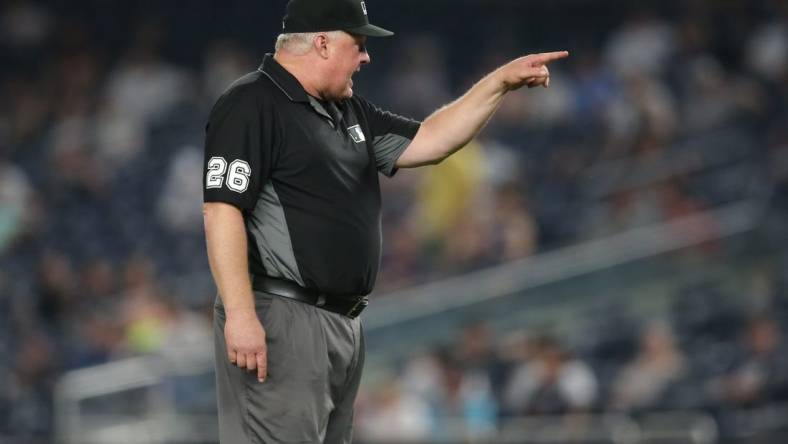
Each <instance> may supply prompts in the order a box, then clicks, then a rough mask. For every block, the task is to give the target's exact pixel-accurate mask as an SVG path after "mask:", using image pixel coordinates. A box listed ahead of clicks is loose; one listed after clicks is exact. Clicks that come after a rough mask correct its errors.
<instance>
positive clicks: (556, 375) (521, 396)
mask: <svg viewBox="0 0 788 444" xmlns="http://www.w3.org/2000/svg"><path fill="white" fill-rule="evenodd" d="M534 347H535V352H534V356H533V358H532V359H531V360H530V361H528V362H524V363H522V364H520V366H519V367H517V368H516V369H515V370H514V372H513V375H512V377H511V379H510V380H509V383H508V385H507V389H506V399H505V402H506V405H507V407H508V409H509V410H510V411H511V412H512V413H514V414H518V415H522V414H529V415H557V414H564V413H571V412H583V411H588V410H589V409H591V408H592V407H593V405H594V401H595V400H596V396H597V380H596V377H595V376H594V373H593V372H592V371H591V369H590V368H589V367H588V365H586V364H585V363H584V362H583V361H581V360H579V359H576V358H573V357H572V356H571V355H570V354H569V353H568V352H567V351H566V350H565V349H564V348H563V347H562V346H561V344H560V343H559V342H558V341H557V340H555V339H553V338H552V337H550V336H542V337H540V338H537V339H536V343H535V345H534Z"/></svg>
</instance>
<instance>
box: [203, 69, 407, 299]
mask: <svg viewBox="0 0 788 444" xmlns="http://www.w3.org/2000/svg"><path fill="white" fill-rule="evenodd" d="M418 129H419V123H418V122H416V121H413V120H410V119H406V118H404V117H401V116H398V115H395V114H392V113H390V112H386V111H382V110H381V109H379V108H377V107H376V106H374V105H372V104H371V103H369V102H367V101H366V100H364V99H363V98H361V97H358V96H353V97H352V98H350V99H346V100H342V101H338V102H321V101H319V100H317V99H315V98H314V97H312V96H310V95H308V94H307V93H306V91H305V90H304V88H303V87H302V86H301V84H300V83H299V82H298V80H297V79H296V78H295V77H293V76H292V75H291V74H290V73H289V72H288V71H287V70H285V69H284V68H283V67H282V66H281V65H280V64H279V63H277V62H276V60H274V58H273V56H272V55H270V54H268V55H266V57H265V59H264V60H263V63H262V65H261V66H260V68H258V70H257V71H255V72H252V73H250V74H247V75H245V76H244V77H242V78H240V79H238V80H237V81H236V82H235V83H233V84H232V85H231V86H230V88H229V89H228V90H227V91H226V92H225V93H224V94H223V95H222V96H221V97H220V98H219V100H218V101H217V102H216V104H215V105H214V107H213V109H212V110H211V114H210V117H209V121H208V125H207V127H206V139H205V164H204V167H205V171H204V173H205V174H204V176H203V181H204V183H203V185H204V201H205V202H226V203H229V204H232V205H235V206H237V207H238V208H240V209H241V210H242V211H243V214H244V220H245V223H246V230H247V234H248V239H249V263H250V265H249V266H250V272H251V273H252V274H255V275H267V276H272V277H279V278H284V279H289V280H292V281H295V282H297V283H298V284H300V285H302V286H304V287H308V288H314V289H317V290H320V291H322V292H324V293H326V294H329V295H332V296H333V297H337V298H340V297H342V296H346V297H352V296H359V295H366V294H368V293H370V292H371V291H372V288H373V287H374V284H375V278H376V276H377V273H378V268H379V265H380V250H381V227H380V222H381V218H380V205H381V202H380V185H379V183H378V172H381V173H383V174H385V175H387V176H391V175H393V174H394V173H395V171H396V168H395V162H396V160H397V158H399V156H400V154H402V152H403V151H404V150H405V148H406V147H407V146H408V145H409V144H410V142H411V140H413V138H414V136H415V135H416V132H417V131H418Z"/></svg>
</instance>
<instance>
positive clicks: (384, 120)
mask: <svg viewBox="0 0 788 444" xmlns="http://www.w3.org/2000/svg"><path fill="white" fill-rule="evenodd" d="M283 27H284V29H283V33H282V34H281V35H280V36H279V37H278V38H277V40H276V52H275V53H274V54H273V55H271V54H268V55H266V56H265V58H264V59H263V62H262V64H261V65H260V67H259V68H258V69H257V70H256V71H254V72H252V73H250V74H247V75H245V76H243V77H242V78H240V79H238V80H237V81H236V82H235V83H233V84H232V85H231V86H230V88H229V89H228V90H227V91H226V92H225V93H224V94H223V95H222V96H221V97H220V98H219V100H218V101H217V102H216V104H215V105H214V107H213V109H212V110H211V114H210V117H209V122H208V125H207V129H206V139H205V164H204V167H205V171H204V173H205V174H204V184H203V185H204V201H205V204H204V208H203V212H204V218H205V233H206V240H207V249H208V258H209V262H210V265H211V272H212V274H213V278H214V280H215V282H216V285H217V288H218V290H219V296H218V297H217V298H216V304H215V322H214V330H215V351H216V370H217V372H216V378H217V380H216V382H217V392H218V403H219V435H220V441H221V442H222V443H224V444H243V443H265V444H273V443H329V444H335V443H336V444H338V443H350V442H351V436H352V423H353V402H354V399H355V397H356V392H357V391H358V386H359V380H360V378H361V370H362V367H363V363H364V336H363V334H362V328H361V321H360V319H359V318H358V316H359V314H360V313H361V312H362V310H363V309H364V307H366V306H367V297H366V295H368V294H369V293H370V292H371V291H372V289H373V286H374V283H375V277H376V275H377V272H378V267H379V262H380V247H381V238H380V233H381V230H380V186H379V183H378V177H379V176H378V173H382V174H384V175H386V176H392V175H393V174H394V173H395V172H396V171H397V168H410V167H417V166H422V165H428V164H435V163H438V162H440V161H441V160H442V159H444V158H446V157H447V156H449V155H450V154H452V153H453V152H454V151H456V150H458V149H459V148H461V147H462V146H464V145H465V144H466V143H468V141H470V140H471V139H472V138H473V137H474V136H475V135H476V134H477V133H478V132H479V131H480V130H481V128H482V127H483V126H484V124H485V123H486V122H487V120H488V119H489V118H490V117H491V116H492V114H493V113H494V112H495V110H496V109H497V108H498V106H499V105H500V103H501V101H502V100H503V97H504V95H505V94H506V93H507V92H508V91H511V90H514V89H518V88H520V87H522V86H525V85H527V86H529V87H534V86H540V85H541V86H545V87H547V86H548V85H549V81H550V77H549V71H548V69H547V66H546V64H547V63H548V62H551V61H553V60H556V59H559V58H562V57H566V56H567V55H568V53H566V52H555V53H544V54H536V55H529V56H525V57H521V58H519V59H516V60H514V61H512V62H510V63H508V64H506V65H504V66H502V67H501V68H499V69H497V70H495V71H494V72H492V73H491V74H489V75H487V76H486V77H485V78H484V79H482V80H481V81H479V82H478V83H477V84H476V85H474V86H473V87H472V88H471V89H470V90H469V91H468V92H467V93H466V94H465V95H463V96H462V97H461V98H459V99H457V100H456V101H454V102H453V103H451V104H449V105H446V106H444V107H443V108H441V109H439V110H438V111H436V112H435V113H433V114H432V115H431V116H430V117H428V118H427V119H426V120H424V122H421V123H419V122H416V121H414V120H410V119H407V118H404V117H401V116H398V115H396V114H392V113H390V112H388V111H383V110H381V109H380V108H378V107H376V106H375V105H373V104H371V103H369V102H368V101H366V100H364V99H363V98H361V97H359V96H357V95H354V94H353V89H352V88H353V80H352V76H353V74H354V73H355V72H356V71H358V70H359V69H360V68H361V66H362V65H364V64H367V63H369V62H370V56H369V53H368V52H367V49H366V41H367V38H368V37H385V36H390V35H392V34H393V33H392V32H390V31H387V30H385V29H383V28H380V27H377V26H374V25H371V24H370V23H369V20H368V16H367V5H366V3H365V2H364V1H357V0H291V1H290V2H289V3H288V5H287V11H286V15H285V17H284V23H283ZM403 93H404V94H406V93H407V91H403Z"/></svg>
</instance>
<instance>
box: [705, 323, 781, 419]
mask: <svg viewBox="0 0 788 444" xmlns="http://www.w3.org/2000/svg"><path fill="white" fill-rule="evenodd" d="M742 341H743V344H742V345H743V350H742V354H741V356H740V357H739V358H738V359H737V360H736V362H734V364H733V366H732V367H731V368H730V370H728V372H726V374H725V375H723V376H722V377H720V378H718V379H716V380H713V381H712V382H711V384H710V388H711V390H712V396H714V397H715V398H717V399H718V400H720V401H722V402H724V403H726V404H729V405H734V406H737V407H752V406H755V405H758V404H761V403H764V402H767V401H770V400H772V399H784V398H785V396H786V395H788V354H786V351H785V347H784V344H783V343H782V338H781V335H780V327H779V325H778V324H777V323H776V322H775V321H774V319H771V318H768V317H759V318H755V319H753V320H752V321H750V323H749V324H748V326H747V330H746V332H745V334H744V337H743V338H742Z"/></svg>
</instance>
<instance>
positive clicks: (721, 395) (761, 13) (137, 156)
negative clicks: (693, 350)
mask: <svg viewBox="0 0 788 444" xmlns="http://www.w3.org/2000/svg"><path fill="white" fill-rule="evenodd" d="M115 3H116V2H111V3H105V2H95V1H77V2H66V1H56V0H53V1H49V2H36V1H28V0H12V1H9V2H4V3H3V5H2V7H0V8H1V9H0V23H2V25H1V26H0V66H2V70H1V71H0V97H2V103H3V106H2V108H0V381H3V383H2V384H0V437H2V436H3V435H8V436H31V437H35V436H47V435H48V434H49V433H51V430H52V427H53V423H52V403H51V400H52V390H53V385H54V383H55V381H56V380H57V377H58V375H60V374H62V373H63V372H64V371H67V370H69V369H74V368H79V367H84V366H88V365H92V364H98V363H102V362H106V361H108V360H112V359H115V358H118V357H123V356H129V355H136V354H140V353H148V352H154V351H161V350H166V349H167V347H177V346H178V344H179V343H181V342H183V341H192V342H199V341H204V340H205V339H204V338H205V330H206V328H207V325H208V320H209V316H210V311H209V309H208V307H210V304H211V302H212V299H213V296H214V293H213V291H214V290H213V288H212V286H211V285H212V284H211V281H210V275H209V274H208V267H207V261H206V259H205V254H204V246H203V238H202V215H201V208H200V203H201V193H202V191H201V170H202V161H203V159H202V141H203V139H202V136H203V128H204V124H205V118H206V116H207V114H208V111H209V109H210V106H211V105H212V103H213V101H214V100H215V99H216V98H217V97H218V96H219V95H220V94H221V92H222V91H223V90H224V89H225V88H226V87H227V85H229V83H230V82H231V81H232V80H234V79H235V78H237V77H239V76H240V75H242V74H244V73H246V72H248V71H251V70H253V69H255V68H256V66H257V63H259V60H260V59H261V56H262V54H263V53H265V52H268V51H271V50H272V46H273V39H274V38H275V36H276V34H277V30H278V26H279V19H280V18H281V11H282V10H283V4H284V1H282V2H255V1H244V0H239V1H234V2H229V3H228V2H224V3H220V2H218V1H206V2H201V3H200V5H201V6H200V8H194V9H192V10H185V9H184V8H182V7H180V6H179V5H178V4H176V3H177V2H173V3H167V2H165V3H161V2H152V1H140V2H129V3H128V4H127V3H123V4H115ZM280 3H281V4H280ZM384 3H388V4H384ZM423 3H424V2H416V1H414V0H401V1H391V2H375V5H374V6H373V8H374V9H372V12H371V13H372V14H373V15H375V16H376V17H379V18H380V20H379V21H380V22H381V23H382V24H384V25H385V26H387V27H391V28H393V29H395V30H397V31H398V35H397V37H395V38H394V39H390V40H389V41H380V42H378V41H374V42H371V43H370V45H369V49H370V52H371V55H372V59H373V64H372V65H370V66H369V67H368V68H365V69H364V70H363V71H362V72H361V73H360V74H358V76H357V77H358V82H357V88H356V91H357V92H358V93H360V94H361V95H364V96H366V97H368V98H370V99H372V100H373V101H375V102H377V103H378V104H380V105H382V106H383V107H385V108H389V109H391V110H393V111H396V112H398V113H401V114H404V115H407V116H411V117H414V118H418V119H421V118H424V117H426V116H427V115H428V114H429V113H430V112H431V111H432V110H433V109H435V108H436V107H438V106H440V105H441V104H444V103H446V102H447V101H449V100H451V98H452V97H455V96H457V95H458V94H460V93H461V92H462V91H464V90H465V89H466V88H467V87H469V86H470V85H471V84H472V82H473V81H475V80H476V79H478V78H479V77H480V76H481V75H483V74H484V73H485V72H488V71H490V70H491V69H493V68H494V67H495V66H497V65H499V64H501V63H503V62H504V61H506V60H507V59H509V58H512V57H514V56H517V55H520V54H523V53H527V52H538V51H544V50H559V49H568V50H570V51H571V53H572V55H571V57H570V58H569V59H567V60H566V61H565V62H561V63H558V64H556V66H555V68H551V70H552V76H553V81H552V82H551V85H550V88H549V89H546V90H542V89H539V90H528V91H521V92H518V93H514V94H510V96H509V97H508V98H507V100H506V101H505V102H504V104H503V105H502V107H501V109H500V110H499V112H498V114H497V115H496V117H495V118H494V119H493V120H492V121H491V122H490V124H489V127H488V128H487V129H486V130H485V132H484V133H483V134H482V135H481V136H480V137H479V138H478V139H477V140H475V141H473V142H471V144H470V145H469V146H468V147H466V148H465V149H463V150H462V151H461V152H459V153H458V154H456V155H455V156H453V157H451V158H449V159H447V160H446V161H445V162H443V163H442V164H440V165H438V166H436V167H433V168H426V169H421V170H415V171H401V172H399V173H398V174H397V175H396V176H395V177H394V178H393V179H392V180H382V187H383V193H384V203H385V208H384V225H383V228H384V239H385V241H384V244H385V245H384V257H383V265H382V270H381V274H380V277H379V280H378V292H379V293H385V292H387V291H390V290H396V289H399V288H403V287H408V286H412V285H414V284H418V283H421V282H426V281H428V280H435V279H440V278H441V277H446V276H451V275H457V274H461V273H464V272H467V271H471V270H475V269H479V268H483V267H487V266H492V265H495V264H498V263H502V262H505V261H510V260H514V259H518V258H523V257H527V256H529V255H532V254H534V253H538V252H543V251H547V250H551V249H555V248H558V247H561V246H566V245H571V244H574V243H577V242H582V241H584V240H588V239H592V238H599V237H602V236H607V235H611V234H615V233H619V232H621V231H624V230H628V229H631V228H636V227H641V226H644V225H649V224H655V223H660V222H664V221H668V220H674V219H676V218H681V217H683V216H687V215H690V214H698V212H700V211H703V210H707V209H713V208H717V207H721V206H724V205H727V204H730V203H734V202H740V201H744V200H754V201H757V202H761V203H764V204H766V205H768V206H769V208H770V210H769V214H770V215H773V216H774V217H773V218H772V219H770V220H777V222H774V223H771V225H769V226H768V234H767V235H768V236H769V242H773V243H774V244H775V245H788V243H787V242H786V239H787V238H788V230H785V229H784V228H781V227H782V226H783V225H782V224H781V223H780V221H784V220H788V218H786V213H788V124H786V122H788V5H786V3H785V2H781V1H777V0H775V1H766V0H762V1H740V2H713V1H699V0H694V1H689V2H663V3H656V2H653V3H650V2H638V3H637V4H636V5H634V4H629V3H620V4H619V3H617V2H604V3H603V2H599V4H595V3H594V2H565V4H564V2H555V3H556V4H560V5H561V7H560V8H556V7H551V6H549V5H538V4H536V3H535V2H534V3H532V2H513V1H504V0H500V1H495V2H461V4H458V3H457V2H451V3H450V2H448V1H435V2H429V4H423ZM622 5H626V7H622ZM446 9H453V10H454V13H455V14H446V13H445V10H446ZM415 10H418V11H420V13H419V14H417V16H416V17H414V16H413V14H411V13H412V12H413V11H415ZM427 17H430V19H429V21H427ZM471 30H472V31H471ZM775 218H776V219H775ZM714 222H715V221H714V220H708V221H707V222H706V223H703V224H701V225H699V226H695V227H694V228H693V229H695V230H698V231H699V232H706V233H713V232H714V230H715V223H714ZM715 251H716V250H714V249H713V248H711V249H705V250H704V251H702V254H715ZM776 274H777V275H776V276H775V277H774V279H775V280H779V277H780V276H781V275H780V273H776ZM780 319H781V318H758V319H757V320H752V322H751V323H749V324H747V327H744V326H742V331H746V332H747V333H746V334H745V335H744V336H742V337H743V338H746V339H743V341H744V342H742V344H740V346H739V347H738V348H737V349H736V350H737V353H739V354H741V355H742V357H741V359H740V361H739V362H738V363H736V364H733V363H731V370H726V371H727V373H725V372H722V373H720V376H719V377H718V378H717V379H714V384H711V385H712V386H713V389H712V388H710V389H709V391H708V396H710V398H707V397H704V398H702V399H716V400H718V402H721V403H724V402H732V403H747V402H755V401H759V402H760V401H763V400H764V399H765V398H763V397H762V396H764V394H765V393H772V389H771V388H770V387H771V386H768V384H772V383H774V384H784V380H780V379H779V378H773V377H772V375H774V374H775V373H774V372H778V373H779V372H781V371H782V375H783V376H784V375H785V370H784V369H785V367H784V364H785V363H784V362H782V361H781V360H780V359H777V357H775V353H776V352H775V350H777V349H779V347H781V346H782V345H780V344H782V343H781V342H780V339H779V338H780V335H779V324H778V323H776V322H777V321H779V320H780ZM782 325H783V326H784V325H785V324H784V323H783V324H782ZM674 335H675V332H673V330H672V329H671V327H670V326H669V325H668V324H667V323H658V324H655V325H653V326H650V327H649V328H647V329H646V330H645V331H644V332H643V334H642V340H641V345H640V350H639V351H638V352H637V353H635V354H633V356H634V357H633V358H632V360H631V362H629V363H626V364H624V366H623V367H622V370H621V371H620V372H619V373H616V376H613V375H600V374H599V373H598V372H595V371H594V369H593V366H589V364H588V363H586V362H584V360H583V359H582V356H575V355H574V354H573V353H571V352H570V351H569V350H567V348H566V346H565V345H563V344H562V342H561V338H559V337H554V336H549V335H536V336H528V337H525V338H523V339H522V341H521V342H519V343H518V344H519V345H517V346H516V347H514V346H513V347H512V348H511V350H509V352H511V353H509V354H508V355H506V356H500V355H498V354H496V353H493V351H492V349H491V347H492V345H493V342H495V341H492V340H491V338H490V335H489V332H487V331H486V330H485V327H484V326H483V325H475V326H473V327H471V328H469V330H468V332H467V335H466V336H467V337H464V338H463V339H462V342H461V344H462V346H461V347H459V348H460V349H461V350H460V352H459V353H455V352H448V351H445V352H444V351H441V352H437V351H436V352H435V353H428V354H426V355H424V356H420V357H418V358H414V359H413V360H412V361H411V362H409V363H408V365H407V366H406V369H405V371H404V373H403V374H402V376H401V377H398V378H397V379H396V383H395V384H391V386H390V387H389V389H388V390H383V391H381V392H377V393H375V394H374V402H371V401H369V400H362V404H363V403H364V402H367V403H368V406H369V405H376V407H375V408H374V409H372V410H374V411H369V412H367V414H366V416H365V417H363V418H362V426H361V429H362V430H366V431H371V430H386V427H389V428H392V427H395V426H396V424H398V423H397V422H396V421H391V422H388V421H387V418H389V417H391V416H392V415H394V416H395V417H398V418H401V421H404V422H409V423H410V422H414V421H415V422H417V423H418V424H411V425H412V427H410V428H409V427H404V426H403V427H402V428H401V430H421V431H424V430H428V429H429V428H430V427H432V426H433V425H434V423H433V422H432V421H431V420H430V418H433V417H441V416H452V415H456V414H458V412H463V413H462V414H463V415H465V419H467V420H468V421H470V422H471V423H474V424H475V423H478V424H479V426H480V427H487V426H489V424H491V423H492V422H494V421H496V420H497V419H498V418H501V417H504V416H505V415H516V414H522V413H559V412H566V411H573V410H588V409H600V408H613V409H634V408H641V407H648V406H652V405H655V404H654V403H657V402H661V401H659V400H661V399H663V398H665V397H666V396H667V395H665V394H666V393H667V392H668V391H669V390H668V388H670V387H678V386H679V385H676V384H679V381H684V380H686V378H687V375H688V374H689V373H691V372H690V371H689V370H688V369H691V368H692V366H690V365H689V364H688V359H687V353H689V350H688V349H685V348H682V347H681V346H679V345H677V342H676V340H675V338H674ZM205 343H206V344H207V343H208V342H207V341H206V342H205ZM589 356H590V355H589ZM709 374H711V373H709ZM605 378H607V379H605ZM436 380H438V381H440V382H441V383H440V384H438V383H436V382H435V381H436ZM775 381H776V382H775ZM398 387H403V388H402V389H401V390H400V389H398ZM780 387H783V389H784V385H782V386H780ZM781 393H783V394H784V391H783V392H781ZM370 396H373V395H370ZM715 397H716V398H715ZM671 399H673V398H671ZM783 399H784V398H783ZM671 402H672V401H671ZM709 402H711V401H709ZM369 408H370V409H371V407H369ZM397 412H399V416H397V415H396V413H397ZM416 412H430V414H425V415H423V416H422V415H417V414H416ZM370 433H372V432H370Z"/></svg>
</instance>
